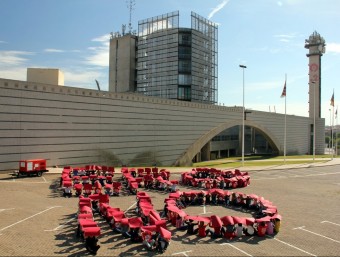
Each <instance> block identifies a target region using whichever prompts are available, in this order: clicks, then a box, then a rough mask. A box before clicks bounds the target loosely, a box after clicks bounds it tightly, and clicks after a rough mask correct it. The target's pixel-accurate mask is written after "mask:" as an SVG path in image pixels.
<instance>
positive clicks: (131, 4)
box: [126, 0, 136, 34]
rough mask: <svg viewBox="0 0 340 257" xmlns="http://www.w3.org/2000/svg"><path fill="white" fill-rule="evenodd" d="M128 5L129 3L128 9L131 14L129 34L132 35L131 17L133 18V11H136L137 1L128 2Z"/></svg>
mask: <svg viewBox="0 0 340 257" xmlns="http://www.w3.org/2000/svg"><path fill="white" fill-rule="evenodd" d="M126 3H127V8H128V9H129V13H130V19H129V33H130V34H131V31H132V25H131V17H132V11H133V10H134V8H133V7H134V6H135V5H136V1H135V0H126Z"/></svg>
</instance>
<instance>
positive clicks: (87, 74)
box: [64, 70, 102, 88]
mask: <svg viewBox="0 0 340 257" xmlns="http://www.w3.org/2000/svg"><path fill="white" fill-rule="evenodd" d="M101 76H102V73H101V72H100V71H93V70H67V71H64V78H65V85H67V86H75V85H84V84H89V83H92V82H93V88H96V84H95V81H94V80H95V79H96V78H98V77H101Z"/></svg>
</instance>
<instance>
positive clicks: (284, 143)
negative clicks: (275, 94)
mask: <svg viewBox="0 0 340 257" xmlns="http://www.w3.org/2000/svg"><path fill="white" fill-rule="evenodd" d="M286 83H287V73H286V74H285V86H286V87H287V84H286ZM286 134H287V89H286V95H285V133H284V139H283V157H284V164H286Z"/></svg>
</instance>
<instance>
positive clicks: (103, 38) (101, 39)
mask: <svg viewBox="0 0 340 257" xmlns="http://www.w3.org/2000/svg"><path fill="white" fill-rule="evenodd" d="M109 40H110V34H105V35H102V36H100V37H96V38H93V39H92V40H91V41H93V42H109Z"/></svg>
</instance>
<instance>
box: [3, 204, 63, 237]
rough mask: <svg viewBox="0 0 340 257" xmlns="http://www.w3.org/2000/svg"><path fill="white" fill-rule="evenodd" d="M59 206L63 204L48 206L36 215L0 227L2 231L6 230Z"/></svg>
mask: <svg viewBox="0 0 340 257" xmlns="http://www.w3.org/2000/svg"><path fill="white" fill-rule="evenodd" d="M57 207H61V206H52V207H50V208H47V209H46V210H43V211H41V212H38V213H36V214H34V215H32V216H29V217H27V218H25V219H23V220H19V221H17V222H15V223H13V224H11V225H9V226H7V227H4V228H2V229H0V231H4V230H5V229H8V228H10V227H13V226H15V225H17V224H19V223H21V222H24V221H26V220H28V219H30V218H33V217H35V216H37V215H39V214H42V213H44V212H46V211H49V210H51V209H54V208H57Z"/></svg>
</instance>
